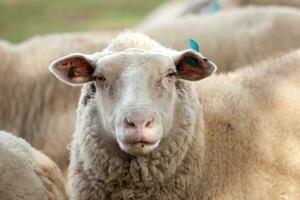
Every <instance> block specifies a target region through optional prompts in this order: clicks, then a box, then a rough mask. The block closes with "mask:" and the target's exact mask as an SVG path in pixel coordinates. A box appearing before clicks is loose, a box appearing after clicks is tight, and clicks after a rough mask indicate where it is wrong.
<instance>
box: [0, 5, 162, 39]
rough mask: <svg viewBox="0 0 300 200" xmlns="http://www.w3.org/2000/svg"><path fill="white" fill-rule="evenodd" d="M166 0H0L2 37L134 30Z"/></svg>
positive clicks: (15, 37)
mask: <svg viewBox="0 0 300 200" xmlns="http://www.w3.org/2000/svg"><path fill="white" fill-rule="evenodd" d="M165 1H166V0H0V25H1V29H0V38H2V39H6V40H9V41H11V42H20V41H23V40H25V39H27V38H29V37H31V36H33V35H36V34H46V33H52V32H72V31H88V30H113V29H119V28H124V27H132V26H134V25H135V24H137V23H138V22H139V21H140V20H141V19H142V18H143V17H144V16H145V15H146V14H148V13H149V12H150V11H151V10H152V9H154V8H155V7H157V6H158V5H160V4H161V3H163V2H165Z"/></svg>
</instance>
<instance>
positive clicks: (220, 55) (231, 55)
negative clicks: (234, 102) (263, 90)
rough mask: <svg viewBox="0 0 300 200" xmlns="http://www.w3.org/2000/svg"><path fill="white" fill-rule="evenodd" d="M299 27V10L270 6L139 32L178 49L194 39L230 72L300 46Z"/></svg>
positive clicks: (182, 20) (221, 68)
mask: <svg viewBox="0 0 300 200" xmlns="http://www.w3.org/2000/svg"><path fill="white" fill-rule="evenodd" d="M299 27H300V12H299V10H298V9H292V8H284V7H271V6H270V7H268V8H265V7H247V8H241V9H235V10H231V11H226V12H225V11H224V12H219V13H217V14H215V15H207V16H188V17H182V18H180V19H177V20H176V21H172V22H166V23H161V24H156V25H154V26H151V27H148V28H144V29H140V31H142V32H145V33H146V34H148V35H150V36H151V37H153V38H154V39H156V40H157V41H159V42H160V43H162V44H163V45H165V46H167V47H171V48H174V49H177V50H180V49H184V48H186V47H187V46H188V40H189V39H190V38H195V39H196V40H197V41H198V42H199V43H200V46H201V52H202V53H204V54H205V55H206V56H207V57H208V58H210V59H212V60H214V62H215V63H216V64H217V65H218V67H219V72H228V71H232V70H234V69H236V68H240V67H242V66H244V65H249V64H253V63H255V62H259V61H261V60H264V59H266V58H267V57H269V56H274V55H276V54H279V53H283V52H286V51H289V50H292V49H296V48H299V47H300V34H299ZM287 30H288V31H287ZM178 38H180V39H178Z"/></svg>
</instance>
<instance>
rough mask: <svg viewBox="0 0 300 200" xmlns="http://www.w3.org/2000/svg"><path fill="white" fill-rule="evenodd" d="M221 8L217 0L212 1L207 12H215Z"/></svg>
mask: <svg viewBox="0 0 300 200" xmlns="http://www.w3.org/2000/svg"><path fill="white" fill-rule="evenodd" d="M220 10H221V4H220V3H219V2H218V0H216V1H214V2H213V3H212V4H210V6H209V7H208V12H209V13H215V12H218V11H220Z"/></svg>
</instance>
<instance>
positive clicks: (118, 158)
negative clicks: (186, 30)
mask: <svg viewBox="0 0 300 200" xmlns="http://www.w3.org/2000/svg"><path fill="white" fill-rule="evenodd" d="M299 64H300V51H297V52H294V53H292V54H290V55H288V56H286V57H283V58H279V59H277V60H275V61H274V62H273V61H269V62H267V63H265V64H263V65H262V66H260V67H256V68H248V69H245V70H241V71H237V72H234V73H230V74H228V75H218V76H214V77H212V78H208V79H207V80H204V81H202V83H201V82H200V83H197V82H193V81H197V80H200V79H203V78H205V77H208V76H210V75H211V74H212V73H213V72H214V71H215V70H216V66H215V65H214V64H213V63H212V62H211V61H209V60H208V59H206V58H205V57H203V56H202V55H201V54H199V53H197V52H196V51H193V50H191V49H187V50H184V51H175V50H171V49H167V48H164V47H163V46H161V45H160V44H159V43H157V42H155V41H153V40H151V39H150V38H148V37H146V36H144V35H142V34H137V33H131V32H128V33H124V34H121V35H120V36H119V37H117V38H116V39H115V40H114V41H113V42H112V43H111V44H110V45H109V46H108V48H106V49H105V50H103V51H102V52H99V53H95V54H91V55H88V54H81V53H76V54H70V55H68V56H65V57H63V58H61V59H58V60H56V61H54V62H53V63H52V64H51V65H50V67H49V69H50V70H51V72H53V73H54V74H55V76H56V77H57V78H58V79H60V80H62V81H64V82H66V83H68V84H71V85H82V84H84V86H83V89H82V93H81V98H80V100H79V104H78V106H79V107H78V110H77V124H76V130H75V134H74V138H73V142H72V146H71V163H70V168H69V170H70V174H69V179H70V189H71V199H72V200H78V199H80V200H87V199H89V200H96V199H97V200H98V199H220V200H221V199H222V200H226V199H278V198H288V199H299V198H300V189H299V188H300V178H299V177H300V176H299V175H300V174H299V169H300V165H299V163H300V157H299V155H300V145H299V143H300V141H299V139H298V135H299V131H300V123H299V122H300V121H299V119H300V106H299V103H298V102H299V100H300V81H299V80H300V79H299V78H300V73H299V72H300V68H299V67H298V66H299ZM197 91H198V92H197ZM198 99H200V101H199V100H198ZM201 104H202V106H201ZM202 107H203V109H202ZM203 112H204V113H203ZM254 191H255V192H254Z"/></svg>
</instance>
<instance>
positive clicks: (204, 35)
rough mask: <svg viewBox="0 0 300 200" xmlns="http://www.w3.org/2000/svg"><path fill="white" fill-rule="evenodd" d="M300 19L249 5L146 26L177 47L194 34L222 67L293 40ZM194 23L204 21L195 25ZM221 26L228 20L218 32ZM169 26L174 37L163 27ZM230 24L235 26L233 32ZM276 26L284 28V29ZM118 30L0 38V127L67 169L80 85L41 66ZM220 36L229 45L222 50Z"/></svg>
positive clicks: (290, 45)
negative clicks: (57, 77)
mask: <svg viewBox="0 0 300 200" xmlns="http://www.w3.org/2000/svg"><path fill="white" fill-rule="evenodd" d="M257 16H263V17H262V18H261V19H260V18H258V17H257ZM299 19H300V18H299V12H297V11H296V10H295V9H288V8H275V7H274V8H272V9H271V8H269V9H263V8H247V9H243V10H240V11H239V10H236V11H232V12H231V13H230V12H224V13H219V14H216V15H212V16H207V17H201V18H200V17H199V19H198V17H196V16H195V17H183V18H182V19H181V20H178V21H176V22H174V23H173V24H174V25H172V24H162V25H160V26H158V28H157V27H153V28H151V29H149V30H144V31H143V32H145V33H146V34H148V35H150V36H152V37H153V38H155V39H157V40H158V41H159V42H160V43H162V44H164V45H166V46H169V47H172V48H175V49H177V50H181V49H184V48H186V46H187V43H188V39H189V37H192V36H194V37H195V39H197V40H198V41H200V45H201V48H202V50H201V51H202V52H203V53H204V54H206V55H207V56H208V57H210V58H211V59H214V61H215V62H216V63H217V65H218V66H219V71H220V72H227V71H232V70H234V69H236V68H240V67H243V66H245V65H249V64H253V63H255V62H257V61H260V60H262V59H265V58H266V57H268V56H272V55H275V54H278V53H280V52H284V51H288V50H291V49H294V48H298V47H299V42H300V39H299V34H298V33H299V31H298V27H299V22H300V20H299ZM241 22H243V23H241ZM193 24H197V26H199V27H206V29H205V30H204V29H200V30H198V29H195V28H194V25H193ZM241 24H242V25H241ZM249 24H250V25H249ZM221 25H222V26H221ZM171 26H172V27H171ZM248 26H249V27H248ZM221 27H225V28H223V29H222V32H221V31H220V29H221ZM171 29H172V30H174V33H175V34H174V35H176V37H173V36H172V35H170V34H168V35H167V34H165V33H169V30H171ZM233 29H234V30H237V31H235V32H231V30H233ZM249 29H251V31H249ZM166 30H168V31H166ZM226 30H228V31H226ZM281 30H289V31H288V32H285V33H284V34H283V32H281ZM116 34H117V33H115V32H112V33H110V32H108V33H101V32H100V33H97V32H94V33H93V32H92V33H76V34H74V33H73V34H71V33H66V34H54V35H48V36H37V37H34V38H33V39H30V40H28V41H26V42H24V43H21V44H19V45H12V44H7V43H5V42H3V43H0V51H1V52H3V53H0V57H1V61H2V62H1V67H0V76H1V77H0V91H1V94H3V95H2V98H0V113H2V115H1V116H2V117H0V128H2V129H6V130H8V131H10V132H13V133H15V134H16V135H17V136H20V137H22V138H24V139H26V141H28V142H29V143H30V144H31V145H32V146H34V147H35V148H37V149H39V150H41V151H42V152H43V153H45V154H46V155H47V156H49V157H50V158H51V159H53V160H54V161H55V162H56V163H57V164H58V165H59V167H60V168H61V169H62V170H63V171H64V172H65V171H66V169H67V166H68V150H67V145H68V144H69V142H70V141H71V135H72V133H73V132H74V125H75V116H74V114H73V110H74V109H75V108H76V106H77V104H76V99H77V98H78V96H79V93H78V91H77V90H75V89H73V88H68V87H66V86H65V85H64V84H61V83H59V82H57V81H55V80H54V78H53V77H51V76H50V75H49V74H48V73H47V71H46V69H47V68H46V66H47V65H48V63H50V60H54V59H56V58H58V57H60V56H63V55H65V54H68V53H72V52H75V51H81V52H83V53H91V52H94V51H98V50H102V49H103V48H104V47H105V46H106V45H107V44H108V42H109V41H110V40H111V39H112V38H113V37H114V36H115V35H116ZM270 35H272V37H270ZM240 41H244V43H243V44H241V43H240ZM271 41H272V42H271ZM44 44H47V45H44ZM220 44H221V46H222V47H223V49H230V51H220V48H219V46H220ZM249 46H250V47H249ZM1 47H2V48H1ZM2 49H3V50H2ZM11 69H14V70H13V71H14V73H11ZM54 99H55V100H54ZM58 99H59V100H58ZM20 102H22V103H20ZM61 113H62V114H61ZM16 116H17V117H16ZM41 133H43V134H41Z"/></svg>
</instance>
